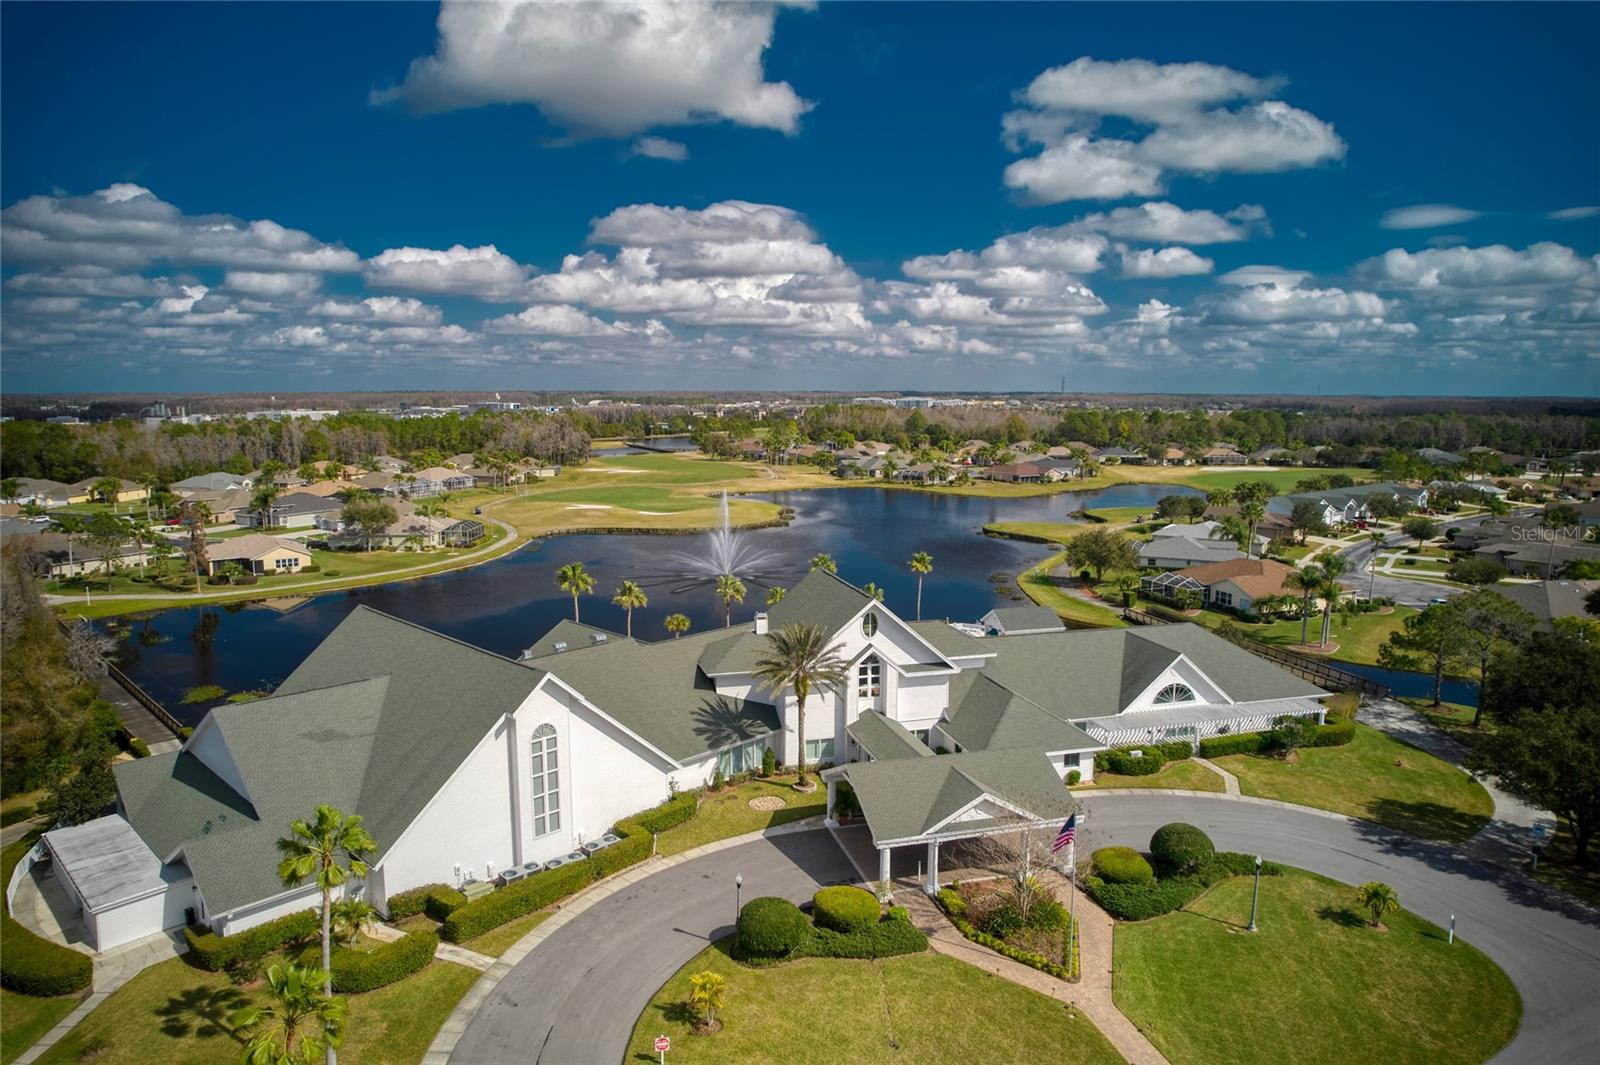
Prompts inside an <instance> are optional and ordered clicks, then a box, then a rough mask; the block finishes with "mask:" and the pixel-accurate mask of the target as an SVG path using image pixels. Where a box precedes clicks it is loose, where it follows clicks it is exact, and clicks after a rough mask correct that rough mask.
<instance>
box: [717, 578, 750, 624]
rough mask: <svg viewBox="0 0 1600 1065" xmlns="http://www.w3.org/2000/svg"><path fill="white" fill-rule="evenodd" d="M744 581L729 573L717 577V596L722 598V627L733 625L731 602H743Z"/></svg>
mask: <svg viewBox="0 0 1600 1065" xmlns="http://www.w3.org/2000/svg"><path fill="white" fill-rule="evenodd" d="M744 593H745V587H744V581H741V580H740V579H739V578H738V577H735V576H734V575H733V574H731V573H724V574H721V575H720V576H718V577H717V598H718V599H721V600H722V625H723V628H732V627H733V604H735V603H742V602H744Z"/></svg>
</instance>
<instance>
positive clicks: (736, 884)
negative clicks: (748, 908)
mask: <svg viewBox="0 0 1600 1065" xmlns="http://www.w3.org/2000/svg"><path fill="white" fill-rule="evenodd" d="M743 899H744V874H743V873H737V874H735V875H734V878H733V927H734V929H735V931H737V930H738V928H739V914H740V913H741V912H743V910H744V902H743Z"/></svg>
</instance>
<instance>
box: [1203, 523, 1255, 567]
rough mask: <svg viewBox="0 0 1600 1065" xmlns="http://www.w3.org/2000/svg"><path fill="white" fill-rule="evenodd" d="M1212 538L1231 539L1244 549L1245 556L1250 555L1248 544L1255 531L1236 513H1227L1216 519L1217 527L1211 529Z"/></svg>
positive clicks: (1252, 538)
mask: <svg viewBox="0 0 1600 1065" xmlns="http://www.w3.org/2000/svg"><path fill="white" fill-rule="evenodd" d="M1211 535H1212V537H1213V538H1214V539H1221V540H1232V541H1233V542H1234V543H1236V544H1238V545H1239V548H1240V550H1242V551H1244V553H1245V557H1246V558H1248V557H1249V556H1250V546H1251V543H1252V541H1253V540H1254V539H1255V533H1254V532H1253V531H1252V529H1251V527H1250V523H1249V522H1248V521H1246V520H1245V519H1244V518H1242V517H1240V516H1239V515H1237V514H1229V515H1227V516H1225V517H1222V518H1218V519H1217V527H1216V528H1215V529H1212V530H1211Z"/></svg>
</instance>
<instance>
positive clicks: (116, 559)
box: [29, 532, 150, 580]
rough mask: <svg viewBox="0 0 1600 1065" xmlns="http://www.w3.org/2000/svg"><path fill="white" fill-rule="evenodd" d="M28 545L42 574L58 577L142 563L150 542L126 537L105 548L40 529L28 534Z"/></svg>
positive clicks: (145, 560) (77, 537)
mask: <svg viewBox="0 0 1600 1065" xmlns="http://www.w3.org/2000/svg"><path fill="white" fill-rule="evenodd" d="M29 546H31V547H32V548H33V550H35V551H36V552H38V554H39V557H40V558H41V559H42V560H43V562H44V566H45V573H46V575H47V576H48V577H49V578H50V579H51V580H61V579H63V578H66V577H82V576H84V575H85V574H90V573H106V572H108V571H115V570H121V569H131V568H132V567H134V566H142V565H145V564H146V563H147V562H148V561H149V557H148V554H147V551H148V549H149V546H150V545H149V544H148V543H135V542H134V541H132V540H129V541H127V542H125V543H121V544H118V545H116V546H115V547H112V548H105V547H102V546H100V545H98V544H92V543H90V542H89V541H88V540H86V539H84V538H83V537H82V536H68V535H67V534H66V533H59V532H41V533H39V534H37V535H35V536H31V537H29Z"/></svg>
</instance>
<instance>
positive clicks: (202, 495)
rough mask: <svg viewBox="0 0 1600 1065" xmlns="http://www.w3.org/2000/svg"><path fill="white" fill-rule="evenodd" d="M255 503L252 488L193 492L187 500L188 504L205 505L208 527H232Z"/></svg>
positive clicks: (185, 499)
mask: <svg viewBox="0 0 1600 1065" xmlns="http://www.w3.org/2000/svg"><path fill="white" fill-rule="evenodd" d="M254 501H255V490H254V489H252V488H227V489H224V490H222V491H217V492H213V491H199V490H196V491H191V492H190V493H189V494H188V495H187V496H186V497H185V498H184V502H186V503H195V504H200V505H204V507H205V508H206V511H207V513H208V514H209V517H208V518H207V519H206V524H208V525H232V524H234V523H235V522H236V521H237V520H238V518H239V517H240V515H243V514H245V513H247V512H248V511H249V510H250V507H251V504H252V503H253V502H254Z"/></svg>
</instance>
